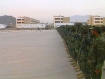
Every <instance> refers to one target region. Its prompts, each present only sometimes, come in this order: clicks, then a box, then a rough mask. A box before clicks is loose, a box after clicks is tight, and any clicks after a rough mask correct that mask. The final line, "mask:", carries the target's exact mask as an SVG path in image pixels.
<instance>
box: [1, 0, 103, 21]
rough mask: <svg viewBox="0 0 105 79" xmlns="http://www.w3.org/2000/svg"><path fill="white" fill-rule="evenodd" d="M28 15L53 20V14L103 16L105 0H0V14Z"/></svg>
mask: <svg viewBox="0 0 105 79" xmlns="http://www.w3.org/2000/svg"><path fill="white" fill-rule="evenodd" d="M2 15H12V16H14V17H18V16H28V17H32V18H35V19H39V20H40V21H41V22H51V23H52V22H53V16H54V15H63V16H69V17H70V16H73V15H100V16H105V0H0V16H2Z"/></svg>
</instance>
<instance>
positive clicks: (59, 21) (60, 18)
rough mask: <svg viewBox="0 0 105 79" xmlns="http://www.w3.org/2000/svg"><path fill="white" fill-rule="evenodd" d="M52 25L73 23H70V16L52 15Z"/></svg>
mask: <svg viewBox="0 0 105 79" xmlns="http://www.w3.org/2000/svg"><path fill="white" fill-rule="evenodd" d="M53 19H54V27H59V26H61V25H73V24H72V23H70V17H64V16H61V15H60V16H54V18H53Z"/></svg>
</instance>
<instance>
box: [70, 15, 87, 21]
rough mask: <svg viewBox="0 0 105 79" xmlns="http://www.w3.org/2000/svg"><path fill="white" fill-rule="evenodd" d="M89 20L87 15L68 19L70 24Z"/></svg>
mask: <svg viewBox="0 0 105 79" xmlns="http://www.w3.org/2000/svg"><path fill="white" fill-rule="evenodd" d="M87 20H89V15H85V16H82V15H74V16H71V17H70V22H87Z"/></svg>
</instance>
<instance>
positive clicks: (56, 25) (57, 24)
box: [54, 23, 74, 27]
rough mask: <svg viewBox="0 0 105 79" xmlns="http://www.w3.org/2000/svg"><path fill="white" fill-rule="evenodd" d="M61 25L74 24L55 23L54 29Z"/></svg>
mask: <svg viewBox="0 0 105 79" xmlns="http://www.w3.org/2000/svg"><path fill="white" fill-rule="evenodd" d="M62 25H74V23H55V24H54V27H60V26H62Z"/></svg>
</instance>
